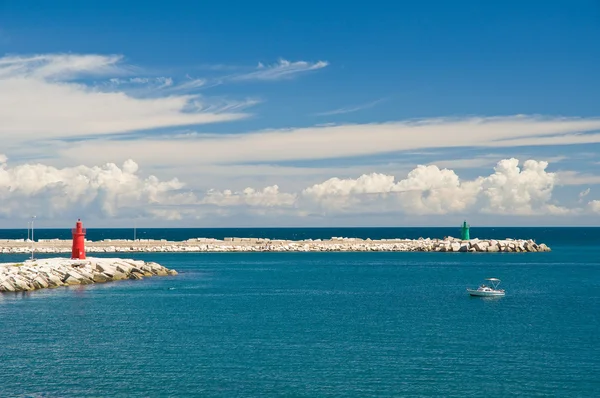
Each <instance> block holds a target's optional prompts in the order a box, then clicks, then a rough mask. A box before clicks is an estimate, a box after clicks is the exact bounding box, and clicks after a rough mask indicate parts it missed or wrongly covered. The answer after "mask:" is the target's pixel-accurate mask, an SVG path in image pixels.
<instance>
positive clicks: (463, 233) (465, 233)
mask: <svg viewBox="0 0 600 398" xmlns="http://www.w3.org/2000/svg"><path fill="white" fill-rule="evenodd" d="M460 239H462V240H470V239H471V238H470V237H469V226H468V225H467V222H466V221H465V222H463V225H462V227H461V229H460Z"/></svg>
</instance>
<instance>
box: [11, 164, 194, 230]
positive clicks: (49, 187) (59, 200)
mask: <svg viewBox="0 0 600 398" xmlns="http://www.w3.org/2000/svg"><path fill="white" fill-rule="evenodd" d="M137 172H138V165H137V164H136V163H135V162H134V161H133V160H128V161H126V162H125V163H124V164H123V166H122V167H121V168H119V167H118V166H116V165H115V164H112V163H109V164H105V165H104V166H101V167H86V166H78V167H67V168H62V169H59V168H55V167H49V166H46V165H43V164H25V165H20V166H15V167H12V168H11V167H8V165H7V164H6V163H4V164H2V165H0V200H2V206H1V207H0V216H4V217H14V216H18V215H22V216H28V215H29V214H38V215H43V216H44V217H50V218H57V217H61V216H65V215H71V214H74V215H77V214H82V213H85V214H96V215H98V216H102V217H109V218H115V217H120V216H123V214H129V215H131V214H137V213H144V212H149V211H154V210H153V209H152V207H156V206H165V205H168V206H173V205H185V204H189V203H195V202H197V199H196V198H195V196H193V195H190V194H189V193H185V192H183V193H182V192H181V189H182V188H183V187H184V184H183V183H182V182H180V181H179V180H177V179H176V178H175V179H171V180H169V181H160V180H159V179H157V178H156V177H154V176H149V177H147V178H142V177H140V176H139V175H138V174H137ZM144 206H145V207H146V208H144Z"/></svg>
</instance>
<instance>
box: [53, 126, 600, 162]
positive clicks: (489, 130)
mask: <svg viewBox="0 0 600 398" xmlns="http://www.w3.org/2000/svg"><path fill="white" fill-rule="evenodd" d="M596 129H600V119H594V118H588V119H585V118H552V117H536V116H511V117H488V118H464V119H426V120H416V121H405V122H393V123H382V124H355V125H339V126H325V127H308V128H299V129H286V130H265V131H257V132H251V133H245V134H223V135H215V134H208V135H197V136H195V137H193V139H185V140H168V141H167V140H151V139H147V140H136V141H119V142H112V141H98V142H94V143H93V145H92V144H90V143H85V142H83V143H79V144H77V145H71V146H70V147H69V151H68V152H61V156H64V157H66V158H67V159H72V160H73V161H83V160H89V159H95V160H96V161H106V160H107V159H103V158H101V157H102V156H103V154H110V156H111V160H113V161H124V160H125V159H127V158H128V157H129V156H130V155H129V154H130V153H134V152H135V153H138V154H139V155H138V156H139V158H138V159H139V162H140V163H146V162H148V163H150V162H152V161H153V160H154V159H155V155H154V154H155V153H157V152H160V153H162V154H163V157H164V158H167V159H173V161H176V162H178V163H179V164H180V165H183V164H199V163H202V164H207V163H220V164H226V163H244V162H265V163H272V162H277V161H290V160H310V159H332V158H343V157H353V156H371V155H378V154H384V153H390V152H399V151H409V150H410V151H414V150H423V149H427V148H450V147H490V146H503V145H506V146H511V145H513V144H514V143H515V142H516V141H515V140H514V139H513V138H515V137H521V138H519V139H531V141H532V142H535V141H536V140H542V138H541V137H543V136H546V135H559V136H570V135H572V134H573V133H575V132H587V131H593V130H596ZM523 137H525V138H523ZM527 137H531V138H527ZM581 137H587V138H586V139H588V141H587V142H595V140H596V135H593V134H587V135H582V136H581ZM597 138H600V135H598V137H597Z"/></svg>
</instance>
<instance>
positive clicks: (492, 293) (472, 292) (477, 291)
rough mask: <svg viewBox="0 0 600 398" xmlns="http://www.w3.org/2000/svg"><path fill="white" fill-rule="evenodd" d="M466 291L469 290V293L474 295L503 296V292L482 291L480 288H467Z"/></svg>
mask: <svg viewBox="0 0 600 398" xmlns="http://www.w3.org/2000/svg"><path fill="white" fill-rule="evenodd" d="M467 292H469V294H470V295H471V296H474V297H502V296H504V292H500V291H492V292H489V291H488V292H482V291H481V290H473V289H467Z"/></svg>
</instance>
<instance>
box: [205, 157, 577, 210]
mask: <svg viewBox="0 0 600 398" xmlns="http://www.w3.org/2000/svg"><path fill="white" fill-rule="evenodd" d="M547 167H548V163H547V162H544V161H535V160H527V161H525V162H524V163H523V167H522V168H521V167H519V161H518V160H517V159H504V160H501V161H500V162H498V164H497V165H496V167H495V168H494V173H492V174H491V175H489V176H485V177H478V178H476V179H474V180H465V181H461V180H460V178H459V177H458V175H457V174H456V173H455V172H454V171H452V170H448V169H440V168H438V167H437V166H434V165H429V166H417V167H416V168H415V169H413V170H412V171H411V172H409V173H408V175H407V177H406V178H404V179H402V180H399V181H396V179H395V177H394V176H392V175H386V174H380V173H372V174H364V175H362V176H360V177H358V178H356V179H352V178H346V179H340V178H330V179H328V180H326V181H324V182H322V183H319V184H315V185H312V186H310V187H307V188H305V189H304V190H302V191H301V192H300V193H299V194H297V195H293V194H288V193H282V192H280V191H279V190H278V189H271V190H270V196H269V201H268V205H269V206H275V205H276V204H277V203H279V204H280V205H285V206H292V204H294V206H293V208H294V211H302V212H303V213H304V214H310V213H313V212H316V213H321V214H329V215H331V214H340V213H358V214H360V213H364V212H369V213H372V212H392V213H401V214H412V215H415V214H416V215H427V214H438V215H443V214H463V213H481V214H499V215H543V214H552V215H567V214H575V213H577V212H579V210H580V209H569V208H565V207H563V206H560V205H557V204H555V203H553V200H552V191H553V188H554V186H555V182H556V175H555V174H554V173H550V172H547V171H546V169H547ZM269 189H270V188H267V189H266V190H265V191H267V190H269ZM246 192H248V193H251V194H253V193H255V192H256V191H254V190H253V189H250V188H248V189H247V191H246ZM207 198H209V200H207ZM207 198H205V201H206V202H207V203H212V204H219V205H221V206H231V205H242V204H248V205H260V206H264V204H262V203H261V204H257V203H252V204H250V203H249V202H248V201H246V200H244V198H245V195H242V194H240V193H236V194H233V193H231V191H222V192H217V193H216V194H215V193H209V195H208V196H207Z"/></svg>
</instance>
